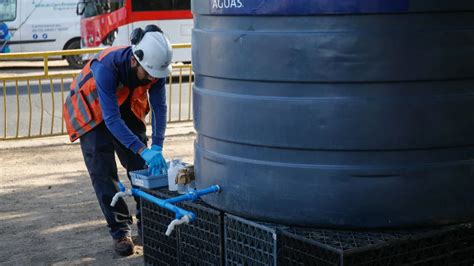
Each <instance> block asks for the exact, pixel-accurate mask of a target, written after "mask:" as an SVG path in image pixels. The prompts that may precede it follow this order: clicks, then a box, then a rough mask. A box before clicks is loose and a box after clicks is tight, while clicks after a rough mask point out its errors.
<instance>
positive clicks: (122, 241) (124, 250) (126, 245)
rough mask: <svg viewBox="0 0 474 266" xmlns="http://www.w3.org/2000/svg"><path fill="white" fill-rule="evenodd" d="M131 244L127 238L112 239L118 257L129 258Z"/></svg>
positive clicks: (129, 238) (131, 250)
mask: <svg viewBox="0 0 474 266" xmlns="http://www.w3.org/2000/svg"><path fill="white" fill-rule="evenodd" d="M133 248H134V246H133V242H132V238H131V237H129V236H122V237H121V238H118V239H114V250H115V252H117V254H119V255H120V256H130V255H132V254H133Z"/></svg>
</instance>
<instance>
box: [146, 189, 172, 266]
mask: <svg viewBox="0 0 474 266" xmlns="http://www.w3.org/2000/svg"><path fill="white" fill-rule="evenodd" d="M146 192H147V193H149V194H152V195H154V196H156V197H158V198H161V199H166V198H169V197H170V195H169V194H168V193H165V192H164V191H151V190H147V191H146ZM140 206H141V217H142V236H143V257H144V260H145V265H173V266H174V265H178V262H179V250H178V234H176V232H173V234H171V235H170V236H166V235H165V232H166V229H167V227H168V224H169V223H170V222H171V221H172V220H173V219H175V214H174V213H173V212H171V211H169V210H166V209H163V208H161V207H159V206H156V205H155V204H153V203H150V202H148V201H146V200H144V199H142V200H141V201H140Z"/></svg>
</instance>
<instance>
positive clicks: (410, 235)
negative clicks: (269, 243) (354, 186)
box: [278, 224, 474, 265]
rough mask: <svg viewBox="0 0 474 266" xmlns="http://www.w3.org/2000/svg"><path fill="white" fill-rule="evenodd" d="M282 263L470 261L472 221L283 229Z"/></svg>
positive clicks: (473, 244) (473, 251) (473, 243)
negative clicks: (400, 227)
mask: <svg viewBox="0 0 474 266" xmlns="http://www.w3.org/2000/svg"><path fill="white" fill-rule="evenodd" d="M280 240H281V245H280V248H281V249H280V251H279V255H278V257H279V261H278V262H279V264H281V265H400V264H409V265H472V264H473V263H474V229H473V228H472V226H471V224H463V225H455V226H447V227H443V228H438V229H428V230H414V231H413V230H411V231H380V232H367V231H336V230H325V229H302V228H288V229H284V230H282V233H281V236H280Z"/></svg>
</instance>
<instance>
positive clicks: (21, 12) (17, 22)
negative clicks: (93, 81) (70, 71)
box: [0, 0, 82, 68]
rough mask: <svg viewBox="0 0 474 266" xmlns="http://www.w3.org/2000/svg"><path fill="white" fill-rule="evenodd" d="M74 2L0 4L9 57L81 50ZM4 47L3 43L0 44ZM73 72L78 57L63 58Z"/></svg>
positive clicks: (12, 1) (29, 0) (37, 0)
mask: <svg viewBox="0 0 474 266" xmlns="http://www.w3.org/2000/svg"><path fill="white" fill-rule="evenodd" d="M76 5H77V0H0V22H3V23H5V24H6V25H7V26H8V30H9V32H10V35H11V38H10V39H9V40H6V45H8V46H9V48H10V49H9V50H10V52H12V53H16V52H36V51H52V50H67V49H80V47H81V38H80V16H77V15H76ZM2 45H4V43H2ZM66 59H67V61H68V63H69V65H70V66H71V67H73V68H80V67H82V58H81V56H68V57H66Z"/></svg>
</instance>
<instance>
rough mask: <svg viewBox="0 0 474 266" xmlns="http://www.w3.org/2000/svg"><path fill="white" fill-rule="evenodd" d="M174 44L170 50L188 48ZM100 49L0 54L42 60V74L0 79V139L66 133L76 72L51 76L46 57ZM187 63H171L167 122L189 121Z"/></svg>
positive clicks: (190, 75) (189, 70) (190, 79)
mask: <svg viewBox="0 0 474 266" xmlns="http://www.w3.org/2000/svg"><path fill="white" fill-rule="evenodd" d="M190 47H191V45H190V44H175V45H173V48H174V49H181V48H190ZM100 50H102V49H82V50H67V51H53V52H34V53H12V54H0V60H2V59H24V58H38V57H40V58H43V63H44V64H43V65H44V67H43V73H42V74H35V75H29V74H26V75H11V76H5V77H0V87H1V88H2V89H3V93H2V94H1V97H2V98H3V99H1V101H0V106H1V109H0V125H1V126H0V140H10V139H24V138H35V137H46V136H55V135H63V134H66V128H65V124H64V120H63V108H62V107H63V103H64V99H65V97H66V94H67V92H68V91H69V85H70V83H71V82H72V80H73V79H74V78H75V76H76V75H77V74H78V73H79V70H75V71H64V72H61V73H51V72H50V71H49V65H48V62H49V61H48V58H49V57H52V56H64V55H79V54H89V53H96V52H98V51H100ZM192 83H193V72H192V65H191V64H174V65H173V72H172V73H171V75H170V76H169V77H168V79H167V85H166V95H167V104H168V122H181V121H191V120H192V119H193V117H192V111H191V110H192Z"/></svg>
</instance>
